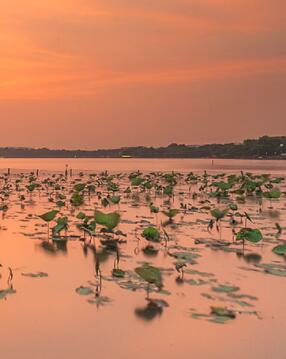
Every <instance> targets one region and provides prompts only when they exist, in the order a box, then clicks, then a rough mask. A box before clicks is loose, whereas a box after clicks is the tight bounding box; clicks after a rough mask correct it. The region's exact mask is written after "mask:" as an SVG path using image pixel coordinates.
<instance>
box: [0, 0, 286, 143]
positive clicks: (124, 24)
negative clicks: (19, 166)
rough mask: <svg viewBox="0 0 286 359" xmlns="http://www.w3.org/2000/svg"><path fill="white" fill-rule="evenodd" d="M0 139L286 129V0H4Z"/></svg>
mask: <svg viewBox="0 0 286 359" xmlns="http://www.w3.org/2000/svg"><path fill="white" fill-rule="evenodd" d="M0 25H1V32H0V110H1V113H0V116H1V117H0V118H1V132H0V133H1V143H0V147H2V146H29V147H42V146H46V147H51V148H103V147H104V148H109V147H118V146H133V145H155V146H157V145H167V144H169V143H171V142H178V143H187V144H198V143H206V142H225V141H227V142H230V141H239V140H241V139H243V138H246V137H252V138H253V137H257V136H260V135H264V134H268V135H286V1H285V0H140V1H135V0H104V1H103V0H9V1H8V0H2V1H1V12H0Z"/></svg>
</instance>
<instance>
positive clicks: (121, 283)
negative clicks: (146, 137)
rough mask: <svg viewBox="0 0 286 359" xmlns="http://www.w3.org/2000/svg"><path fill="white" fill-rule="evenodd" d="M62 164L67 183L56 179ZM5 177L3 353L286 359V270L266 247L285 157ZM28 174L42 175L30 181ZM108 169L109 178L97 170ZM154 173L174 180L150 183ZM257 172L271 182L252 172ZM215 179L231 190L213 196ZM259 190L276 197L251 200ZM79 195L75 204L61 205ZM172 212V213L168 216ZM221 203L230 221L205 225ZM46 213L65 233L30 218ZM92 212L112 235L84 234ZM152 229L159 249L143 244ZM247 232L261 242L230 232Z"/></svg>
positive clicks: (53, 357) (15, 170) (21, 165)
mask: <svg viewBox="0 0 286 359" xmlns="http://www.w3.org/2000/svg"><path fill="white" fill-rule="evenodd" d="M66 165H68V168H69V169H73V176H72V177H70V176H68V177H67V178H66V177H65V176H63V173H64V171H65V166H66ZM7 168H10V169H11V175H10V176H9V177H7V176H5V175H2V176H1V179H0V187H1V198H2V207H1V212H2V214H3V216H2V217H0V263H1V264H2V267H1V268H0V269H1V277H0V317H1V326H0V343H1V355H2V356H3V358H5V359H16V358H22V359H26V358H27V359H28V358H29V359H31V358H37V359H38V358H43V359H60V358H61V359H62V358H69V359H75V358H78V357H81V358H92V357H100V358H101V359H111V358H112V359H113V358H117V359H129V358H130V359H131V358H134V357H136V358H138V359H143V358H144V359H146V358H148V359H153V358H154V359H155V358H156V359H158V358H164V359H187V358H190V357H192V358H195V359H209V358H211V359H222V358H223V359H224V358H234V359H238V358H245V359H253V358H258V359H269V358H275V359H284V358H285V357H286V348H285V345H284V335H285V334H284V332H285V320H286V306H285V298H284V293H285V290H286V262H285V255H277V254H275V253H274V252H273V248H275V247H276V246H277V245H281V244H284V243H285V239H286V238H285V233H286V215H285V213H286V206H285V194H284V193H285V192H286V186H285V185H286V182H285V176H286V162H285V161H262V160H259V161H256V160H247V161H246V160H214V162H213V163H212V160H209V159H204V160H193V159H190V160H187V159H182V160H181V159H171V160H170V159H0V169H1V171H2V174H4V173H6V172H7ZM37 169H38V170H40V172H39V177H38V178H36V177H34V176H32V175H30V174H29V172H30V171H36V170H37ZM105 170H107V171H109V172H110V173H111V174H114V177H110V176H107V175H100V174H99V172H102V171H105ZM137 170H140V171H142V172H144V173H142V174H133V177H132V176H131V177H132V178H134V177H136V176H137V177H138V178H139V179H140V181H138V183H139V182H140V184H137V185H136V183H135V182H136V181H135V182H134V183H133V186H132V178H131V177H130V172H132V171H137ZM204 170H207V171H208V173H209V175H208V177H204V174H203V173H204ZM157 171H160V172H170V171H177V172H182V175H181V176H179V175H174V174H173V175H170V176H164V175H163V174H158V173H157V174H153V173H152V174H151V172H157ZM191 171H193V172H194V173H195V174H196V175H193V176H191V177H188V173H189V172H191ZM240 171H244V172H248V171H249V172H253V173H254V175H249V177H245V176H244V175H243V176H241V175H240ZM21 172H23V174H21ZM80 172H83V173H82V174H80ZM94 172H95V173H96V174H95V175H93V173H94ZM222 172H224V173H225V174H222ZM119 173H120V174H119ZM263 173H269V174H271V177H268V176H264V177H261V176H259V177H256V176H255V175H258V174H263ZM118 174H119V175H118ZM217 174H218V176H217ZM231 174H236V176H235V177H227V176H229V175H231ZM172 176H175V177H172ZM280 176H282V178H280ZM206 178H207V180H206ZM141 180H142V182H141ZM206 182H207V185H206ZM218 182H224V183H226V182H228V183H230V187H229V188H228V189H227V190H225V191H224V190H223V191H222V192H221V193H222V194H220V195H219V196H218V195H214V194H215V189H216V188H217V187H216V186H217V184H216V183H218ZM254 182H255V183H258V185H257V187H256V190H257V192H254V191H253V190H252V189H251V188H252V185H253V183H254ZM148 183H151V184H152V186H150V188H149V186H148ZM170 183H172V191H173V192H172V194H168V193H167V190H168V188H167V187H168V186H169V185H170ZM31 184H36V186H34V187H33V186H31ZM78 184H84V186H85V187H84V189H82V190H78V189H77V190H76V188H78V187H76V186H77V185H78ZM143 184H145V187H144V186H143ZM90 185H94V186H95V191H94V189H92V187H88V186H90ZM115 185H116V186H118V187H116V186H115ZM202 186H203V187H204V186H205V187H204V188H201V187H202ZM218 186H219V185H218ZM259 186H261V188H262V190H263V192H265V193H268V194H269V193H272V192H271V191H272V190H273V189H275V190H277V191H279V193H280V196H279V198H278V197H277V198H268V197H269V195H268V197H267V196H266V195H265V196H262V197H261V196H260V194H259V191H258V190H259ZM88 188H90V189H89V190H88ZM246 188H247V193H246V192H242V191H246ZM75 193H76V194H77V195H78V194H79V195H80V196H82V198H83V199H84V203H82V204H81V205H78V203H77V202H76V201H75V200H74V202H71V199H72V196H73V194H75ZM116 195H117V196H118V195H120V203H118V204H117V203H113V202H112V200H113V199H114V202H115V199H116V198H114V197H116ZM21 196H22V197H21ZM104 199H105V200H106V202H105V201H104ZM59 202H62V204H60V203H59ZM234 203H235V204H236V205H237V209H234V207H233V209H231V207H230V204H234ZM4 205H6V206H7V208H6V207H4ZM152 206H153V207H156V208H158V210H159V213H154V212H152V211H151V210H150V209H151V207H152ZM170 208H171V209H178V212H177V213H176V215H175V217H174V219H173V220H171V221H168V216H166V213H167V214H168V211H169V210H170ZM217 208H219V209H220V210H224V209H225V208H228V213H227V215H226V216H224V217H223V218H222V220H221V221H217V222H215V221H213V222H212V224H211V225H210V223H211V222H210V221H211V220H212V219H213V217H212V214H211V210H213V209H217ZM55 209H56V210H58V211H60V212H59V213H57V214H56V217H55V219H59V218H63V217H67V218H68V228H67V229H65V230H64V231H62V232H59V233H56V232H54V234H52V233H53V232H52V228H53V227H55V226H56V224H57V222H55V220H52V221H51V223H50V225H49V229H48V227H47V223H45V221H43V220H42V219H41V218H39V215H42V214H44V213H48V212H49V211H51V210H55ZM94 210H99V211H101V212H103V213H111V212H117V213H119V214H120V217H121V221H120V223H119V225H118V226H117V227H116V230H117V229H118V230H120V231H119V232H116V231H115V230H114V231H113V232H114V233H109V232H108V231H107V232H106V231H104V230H103V229H102V228H104V225H102V224H100V223H99V221H98V222H97V226H96V229H95V232H94V235H93V234H92V235H90V234H89V232H87V231H86V232H85V231H83V230H82V228H83V227H82V226H83V224H84V219H85V218H86V220H88V221H89V222H88V223H91V222H92V218H93V216H94ZM245 212H246V213H247V215H248V216H249V219H248V218H247V217H246V216H245ZM83 213H84V215H85V217H83V216H82V214H83ZM89 216H90V217H89ZM233 221H234V222H233ZM58 223H60V222H58ZM277 223H278V224H279V227H280V229H281V230H280V231H279V227H277V225H276V224H277ZM149 227H153V228H157V229H158V231H159V234H160V240H158V241H150V239H148V238H146V237H144V235H143V232H144V230H145V229H146V228H149ZM246 227H247V228H252V229H259V230H260V231H261V233H262V234H263V240H262V241H259V242H257V243H254V242H246V243H245V245H244V246H243V245H242V243H241V242H240V241H237V240H236V239H235V236H236V234H237V233H238V232H239V231H240V230H241V229H243V228H246ZM90 231H91V230H90ZM84 232H85V234H84ZM120 232H121V233H120ZM114 241H115V242H114ZM114 243H116V247H114ZM146 263H148V264H149V266H151V267H154V268H156V269H158V270H159V271H160V275H161V278H162V282H163V285H164V286H163V288H161V287H160V286H156V284H155V285H154V283H153V284H151V285H148V283H147V282H146V280H144V279H142V277H140V276H138V271H137V272H136V269H137V268H142V267H144V265H145V266H146ZM114 269H121V270H122V271H123V272H124V277H121V276H118V277H115V276H114V275H113V273H114V272H113V270H114ZM11 272H12V278H11ZM148 290H149V292H148ZM211 308H220V309H222V308H223V309H224V310H227V311H228V312H226V313H224V315H220V314H215V313H214V312H213V310H214V309H211ZM216 310H217V309H216Z"/></svg>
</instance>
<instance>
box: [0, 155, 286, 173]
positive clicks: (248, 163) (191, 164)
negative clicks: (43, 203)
mask: <svg viewBox="0 0 286 359" xmlns="http://www.w3.org/2000/svg"><path fill="white" fill-rule="evenodd" d="M66 165H68V166H69V168H72V169H74V170H81V171H84V170H86V171H102V170H108V171H116V172H124V171H136V170H138V169H140V170H141V171H150V172H151V171H183V172H188V171H202V170H213V171H241V170H244V171H262V172H263V171H266V172H267V171H268V172H271V173H285V171H286V160H280V161H268V160H267V161H265V160H220V159H216V160H214V161H213V162H212V160H211V159H135V158H131V159H112V158H110V159H109V158H108V159H101V158H98V159H53V158H51V159H8V158H7V159H5V158H0V169H1V170H6V169H7V168H8V167H9V168H11V169H12V170H13V169H14V170H19V169H22V170H37V169H39V170H53V171H64V169H65V166H66Z"/></svg>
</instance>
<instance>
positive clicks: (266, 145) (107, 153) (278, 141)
mask: <svg viewBox="0 0 286 359" xmlns="http://www.w3.org/2000/svg"><path fill="white" fill-rule="evenodd" d="M122 156H126V157H128V156H130V157H135V158H285V159H286V136H280V137H269V136H263V137H260V138H259V139H254V140H252V139H250V140H245V141H243V142H242V143H226V144H209V145H201V146H190V145H184V144H176V143H172V144H170V145H169V146H167V147H143V146H139V147H124V148H117V149H109V150H108V149H106V150H95V151H82V150H51V149H48V148H37V149H34V148H14V147H5V148H4V147H2V148H0V157H8V158H75V157H76V158H118V157H122Z"/></svg>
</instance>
